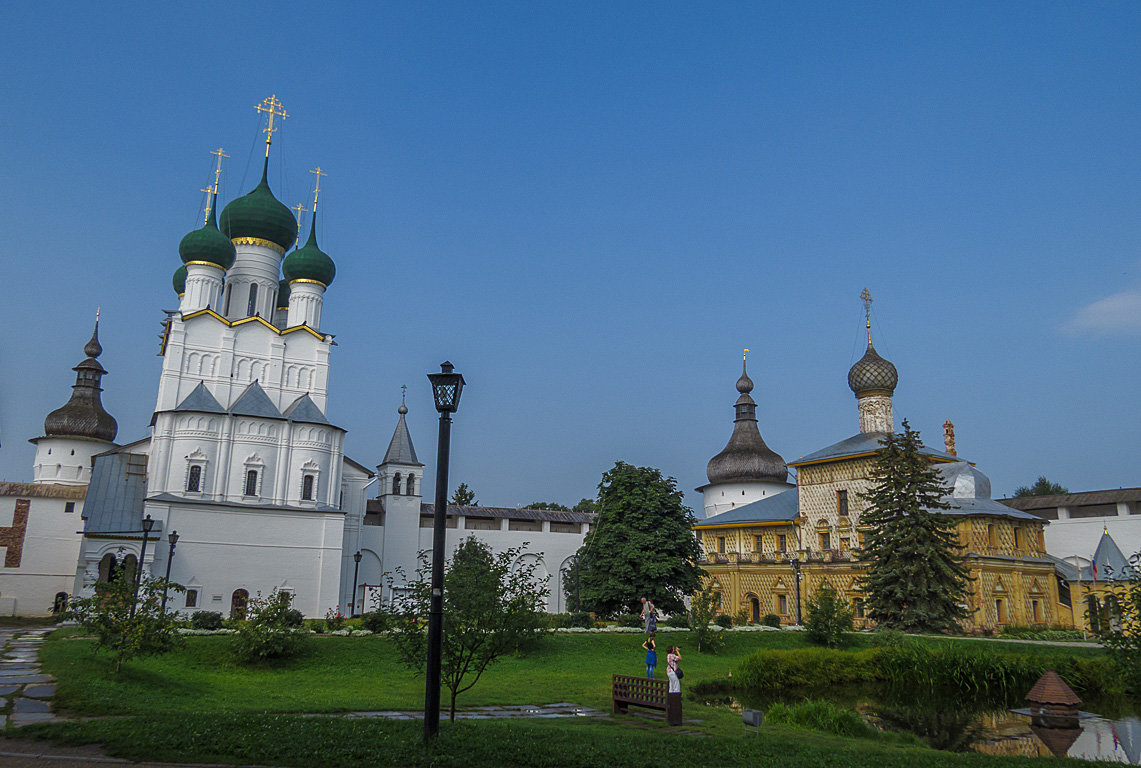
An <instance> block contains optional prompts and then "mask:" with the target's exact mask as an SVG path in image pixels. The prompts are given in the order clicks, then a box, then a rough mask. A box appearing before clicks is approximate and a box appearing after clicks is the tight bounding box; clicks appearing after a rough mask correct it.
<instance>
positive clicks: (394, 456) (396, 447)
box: [381, 402, 424, 467]
mask: <svg viewBox="0 0 1141 768" xmlns="http://www.w3.org/2000/svg"><path fill="white" fill-rule="evenodd" d="M396 412H397V413H399V414H400V420H399V421H397V422H396V431H395V432H393V433H392V440H391V441H390V442H389V443H388V450H387V451H385V453H384V461H382V462H381V464H382V465H384V464H410V465H412V466H416V467H422V466H424V465H423V464H421V463H420V460H419V459H417V458H416V448H415V447H414V446H413V445H412V435H411V434H410V433H409V432H408V423H407V422H406V421H405V420H404V416H405V414H407V413H408V407H407V406H405V405H404V403H403V402H401V403H400V407H399V408H397V409H396Z"/></svg>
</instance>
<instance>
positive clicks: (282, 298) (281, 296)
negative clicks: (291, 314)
mask: <svg viewBox="0 0 1141 768" xmlns="http://www.w3.org/2000/svg"><path fill="white" fill-rule="evenodd" d="M277 308H278V309H289V281H288V280H278V281H277Z"/></svg>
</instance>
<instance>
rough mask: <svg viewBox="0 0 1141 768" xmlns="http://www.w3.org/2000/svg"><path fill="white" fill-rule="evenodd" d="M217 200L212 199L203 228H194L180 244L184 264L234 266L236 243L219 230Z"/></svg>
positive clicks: (179, 253) (179, 251)
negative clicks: (215, 212)
mask: <svg viewBox="0 0 1141 768" xmlns="http://www.w3.org/2000/svg"><path fill="white" fill-rule="evenodd" d="M215 202H216V201H215V200H211V201H210V215H209V216H208V217H207V218H206V223H205V224H203V225H202V228H201V229H196V230H194V231H193V232H191V233H190V234H188V235H187V236H186V237H184V238H182V242H181V243H179V244H178V256H179V258H181V259H182V263H183V264H191V263H194V262H206V263H207V264H216V265H217V266H219V267H221V268H222V269H229V268H230V267H232V266H234V257H235V255H236V253H235V251H234V244H233V243H231V242H230V238H228V237H226V236H225V235H223V234H222V233H221V232H220V231H219V230H218V224H217V222H215V220H214V208H215V206H214V203H215Z"/></svg>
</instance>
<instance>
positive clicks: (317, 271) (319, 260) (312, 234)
mask: <svg viewBox="0 0 1141 768" xmlns="http://www.w3.org/2000/svg"><path fill="white" fill-rule="evenodd" d="M281 273H282V274H283V275H285V279H286V280H288V281H289V282H291V283H292V282H293V281H294V280H313V281H315V282H318V283H320V284H321V285H323V286H325V287H326V288H328V287H329V284H330V283H332V282H333V277H334V276H335V275H336V274H337V267H336V265H335V264H333V260H332V259H330V258H329V254H327V253H325V252H324V251H322V250H321V249H320V248H318V247H317V214H316V213H314V214H313V223H312V226H311V227H310V228H309V240H308V241H307V242H306V243H305V245H303V246H302V247H300V248H298V249H297V250H296V251H294V252H293V253H291V254H289V255H288V256H286V257H285V261H283V262H282V263H281Z"/></svg>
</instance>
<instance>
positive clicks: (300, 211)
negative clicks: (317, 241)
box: [290, 203, 309, 240]
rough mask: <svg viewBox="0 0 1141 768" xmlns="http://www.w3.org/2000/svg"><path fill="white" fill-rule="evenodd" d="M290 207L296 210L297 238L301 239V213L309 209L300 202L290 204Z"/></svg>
mask: <svg viewBox="0 0 1141 768" xmlns="http://www.w3.org/2000/svg"><path fill="white" fill-rule="evenodd" d="M290 208H292V209H293V210H295V211H297V239H298V240H300V239H301V214H302V213H304V212H305V211H307V210H309V209H308V208H306V207H305V206H304V205H302V204H301V203H298V204H297V205H291V206H290Z"/></svg>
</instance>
